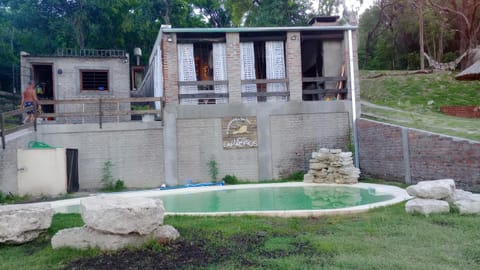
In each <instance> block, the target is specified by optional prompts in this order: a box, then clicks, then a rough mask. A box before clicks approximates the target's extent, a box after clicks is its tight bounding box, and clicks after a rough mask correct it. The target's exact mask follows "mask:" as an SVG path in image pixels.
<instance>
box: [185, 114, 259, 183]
mask: <svg viewBox="0 0 480 270" xmlns="http://www.w3.org/2000/svg"><path fill="white" fill-rule="evenodd" d="M221 125H222V123H221V118H208V119H178V120H177V156H178V180H179V184H183V183H184V181H185V180H187V179H192V180H193V181H194V182H209V181H211V176H210V173H209V166H208V165H207V163H208V162H209V160H211V159H213V160H215V161H216V162H217V164H218V169H219V171H218V178H219V179H218V180H220V179H221V178H223V177H224V176H225V175H227V174H230V175H235V176H237V177H238V178H239V179H242V180H251V181H257V180H258V162H257V148H252V149H242V150H224V149H223V143H222V126H221Z"/></svg>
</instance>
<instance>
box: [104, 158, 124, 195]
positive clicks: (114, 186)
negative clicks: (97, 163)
mask: <svg viewBox="0 0 480 270" xmlns="http://www.w3.org/2000/svg"><path fill="white" fill-rule="evenodd" d="M112 166H113V163H112V162H111V161H106V162H105V163H103V168H102V191H110V192H115V191H122V190H124V189H125V184H124V182H123V181H122V180H120V179H117V180H116V181H114V179H113V176H112Z"/></svg>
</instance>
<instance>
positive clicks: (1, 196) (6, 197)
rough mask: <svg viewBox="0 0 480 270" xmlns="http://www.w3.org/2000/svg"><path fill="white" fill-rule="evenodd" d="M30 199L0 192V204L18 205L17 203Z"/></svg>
mask: <svg viewBox="0 0 480 270" xmlns="http://www.w3.org/2000/svg"><path fill="white" fill-rule="evenodd" d="M29 199H30V196H27V195H25V196H18V195H14V194H12V193H10V192H9V193H7V194H5V193H4V192H3V191H1V190H0V204H11V203H19V202H26V201H28V200H29Z"/></svg>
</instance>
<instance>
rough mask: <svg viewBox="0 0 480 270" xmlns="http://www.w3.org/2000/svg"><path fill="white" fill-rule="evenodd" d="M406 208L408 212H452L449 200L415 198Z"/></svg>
mask: <svg viewBox="0 0 480 270" xmlns="http://www.w3.org/2000/svg"><path fill="white" fill-rule="evenodd" d="M405 210H406V211H407V213H415V212H417V213H421V214H424V215H427V216H428V215H429V214H432V213H448V212H450V206H449V205H448V202H446V201H441V200H432V199H413V200H410V201H408V202H407V203H406V204H405Z"/></svg>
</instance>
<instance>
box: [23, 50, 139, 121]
mask: <svg viewBox="0 0 480 270" xmlns="http://www.w3.org/2000/svg"><path fill="white" fill-rule="evenodd" d="M21 61H22V67H25V68H23V69H22V76H21V78H22V80H21V83H22V89H25V87H26V86H27V84H28V81H29V80H30V79H31V78H33V75H32V74H31V70H30V68H27V67H30V66H31V65H32V64H51V65H52V73H53V74H52V76H53V92H54V99H55V100H65V99H82V98H129V97H130V67H129V64H128V60H126V59H123V58H88V57H35V56H22V57H21ZM84 69H88V70H108V76H109V78H108V81H109V88H110V89H109V91H81V90H80V82H81V78H80V70H84ZM60 70H61V72H59V71H60ZM103 108H104V109H108V110H117V107H116V105H114V104H104V106H103ZM120 109H121V110H130V104H129V103H124V104H121V105H120ZM82 111H85V112H91V111H98V104H85V105H84V106H83V105H81V104H79V105H72V104H65V105H56V106H55V112H57V113H61V112H82ZM127 119H128V117H127V118H125V117H124V119H123V120H127ZM60 120H61V121H66V122H67V123H82V122H86V123H94V122H98V119H97V117H84V118H80V117H68V118H62V119H58V118H57V121H58V122H61V121H60ZM116 120H117V118H116V117H110V118H109V117H105V118H104V121H105V122H113V121H116Z"/></svg>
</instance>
